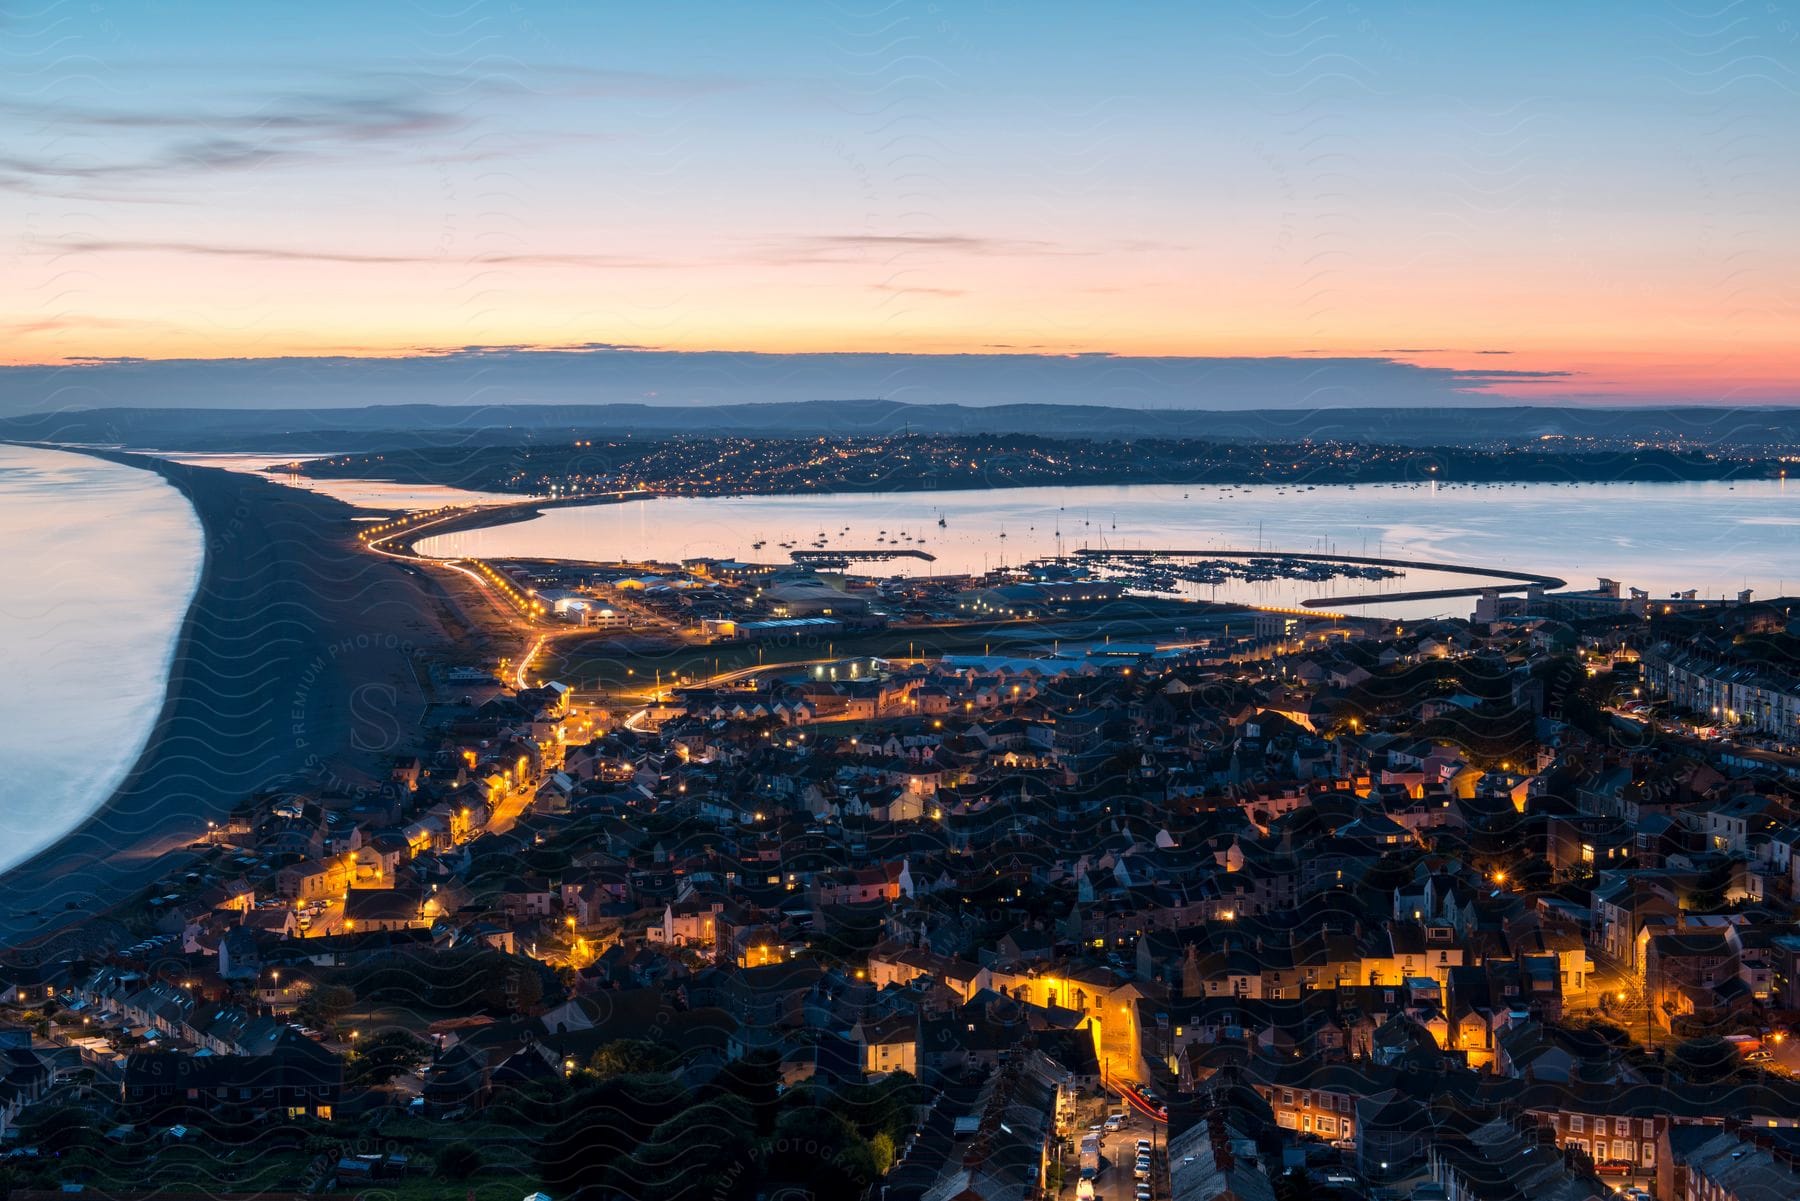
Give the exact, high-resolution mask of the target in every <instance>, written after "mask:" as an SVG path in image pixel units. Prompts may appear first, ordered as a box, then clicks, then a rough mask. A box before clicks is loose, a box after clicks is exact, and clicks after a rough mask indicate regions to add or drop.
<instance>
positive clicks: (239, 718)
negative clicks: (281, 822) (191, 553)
mask: <svg viewBox="0 0 1800 1201" xmlns="http://www.w3.org/2000/svg"><path fill="white" fill-rule="evenodd" d="M55 449H59V450H65V451H67V450H68V449H69V448H67V447H57V448H55ZM76 453H84V454H90V455H93V456H95V457H98V458H102V459H106V460H108V461H111V462H116V463H120V464H123V465H125V466H129V467H135V468H138V469H140V470H146V471H150V472H153V473H155V474H157V475H160V476H162V477H163V478H164V479H165V480H166V481H167V482H168V483H170V484H171V485H172V486H173V487H174V488H175V489H176V490H177V491H179V492H180V493H182V495H183V496H184V497H186V499H187V500H188V503H189V504H190V505H192V507H193V510H194V513H195V516H196V517H197V518H198V520H199V523H200V527H201V530H202V534H203V543H204V545H203V549H202V553H201V566H200V570H199V573H198V579H197V581H196V583H195V586H194V589H193V592H192V593H191V595H190V598H189V602H188V608H187V613H186V615H185V616H184V618H183V619H182V622H181V626H180V632H179V634H178V635H177V637H176V639H175V641H174V644H173V646H172V648H171V651H170V660H169V671H168V673H167V681H166V685H165V688H164V692H163V698H162V704H161V706H160V708H159V709H158V712H157V715H156V718H155V720H154V721H153V722H152V723H151V724H150V726H149V728H148V731H147V732H146V735H145V739H144V743H143V745H142V747H141V748H140V750H139V752H138V754H137V755H136V756H135V758H134V759H133V760H131V762H130V766H129V769H128V770H127V771H126V772H125V773H124V774H123V776H122V777H121V778H120V780H119V782H118V784H117V786H116V787H115V788H114V789H113V790H112V792H111V793H110V794H109V795H108V796H107V798H106V799H105V800H104V801H102V802H101V803H100V804H99V805H98V806H96V807H95V808H94V809H93V811H92V812H90V813H89V814H88V815H87V816H86V817H85V818H83V819H82V820H81V821H80V822H78V823H77V824H76V825H75V826H74V827H73V828H72V829H71V830H69V831H68V832H67V833H65V834H64V835H63V836H62V837H61V838H59V839H57V840H56V841H55V842H53V843H52V844H51V845H49V846H48V847H45V848H43V849H42V850H40V851H38V852H36V853H34V854H33V855H31V856H30V857H29V858H27V859H25V860H24V861H22V862H20V863H18V864H15V865H13V866H12V867H10V868H8V869H7V870H6V871H5V872H4V873H0V948H5V949H8V950H16V949H17V948H19V947H21V946H24V945H27V944H34V943H40V944H41V943H44V942H45V941H46V940H47V939H49V937H50V936H51V935H57V934H61V935H65V936H71V937H80V938H104V937H105V936H106V935H105V925H106V924H102V923H95V922H94V921H93V919H94V918H96V917H98V916H100V915H102V914H104V913H105V912H106V911H107V910H109V909H110V908H112V907H114V906H116V905H117V904H119V903H120V902H122V901H125V900H127V899H129V898H130V897H131V896H132V895H133V894H135V893H137V892H139V891H141V890H142V889H144V888H145V887H147V886H148V885H150V884H151V883H152V882H153V881H155V880H156V879H157V878H158V877H159V876H160V875H162V874H164V873H165V872H166V871H168V870H170V869H171V868H172V867H174V866H176V865H178V864H179V863H181V862H184V861H185V860H186V859H187V858H190V857H191V855H192V852H191V851H190V850H189V848H190V846H191V845H192V844H193V842H194V841H195V840H196V839H201V838H204V837H205V836H206V829H207V826H206V823H207V822H208V821H209V820H211V821H218V820H221V819H223V818H224V817H225V816H226V815H227V814H229V813H230V811H231V810H232V809H233V808H235V807H236V806H238V805H240V804H242V803H243V802H244V801H245V800H246V799H248V798H249V797H250V796H252V795H254V794H255V793H257V792H259V791H264V790H269V789H275V788H280V787H284V786H294V787H298V786H302V785H314V786H320V787H325V788H332V789H337V790H340V791H347V792H354V791H355V790H356V789H358V788H362V787H367V786H369V785H370V784H371V783H373V782H374V781H375V780H376V779H378V776H377V775H375V774H373V773H372V771H371V769H372V768H376V769H377V770H378V764H379V762H380V760H381V759H382V757H383V756H384V755H386V754H390V753H392V752H394V751H397V750H398V749H400V745H399V743H400V739H401V733H402V731H403V730H404V729H405V728H406V726H407V725H409V724H413V723H414V722H416V718H417V715H418V713H419V712H421V711H422V708H423V705H424V703H425V701H426V699H427V695H426V691H427V690H426V685H425V684H424V683H423V681H424V680H425V679H427V678H428V677H429V672H428V671H423V670H419V669H418V667H417V660H418V659H420V658H422V657H427V656H431V655H434V654H436V653H439V652H442V651H444V650H445V649H447V647H446V639H445V635H444V631H443V627H442V625H441V624H440V623H439V622H438V621H437V620H436V616H435V614H436V609H435V602H437V601H438V600H440V599H441V596H440V595H439V594H437V593H434V592H433V591H432V590H431V584H430V581H428V580H426V579H424V578H422V577H421V576H419V575H418V574H416V572H415V573H409V572H407V571H403V570H402V569H401V568H400V567H399V565H397V564H395V563H393V562H392V561H389V560H383V559H380V558H379V557H377V556H373V555H368V554H364V553H361V552H360V550H359V549H358V547H357V545H356V541H355V537H354V534H353V532H352V531H351V528H350V526H351V523H350V522H349V520H348V518H349V516H350V514H351V513H352V511H353V510H351V509H350V508H349V507H348V506H346V505H343V504H341V503H340V502H337V501H334V500H331V499H329V498H326V497H322V496H318V495H316V494H314V493H310V492H306V491H303V490H300V489H293V488H286V487H283V486H282V485H280V484H277V483H274V482H272V481H267V480H261V479H257V478H255V477H252V476H248V475H244V474H241V473H232V472H226V471H221V470H217V469H212V468H199V467H190V466H185V465H182V464H178V463H173V462H170V461H167V460H160V459H152V458H147V457H144V456H139V455H132V454H127V453H122V452H117V451H108V450H99V449H87V448H84V449H82V450H80V451H78V452H76ZM358 699H360V700H361V701H362V702H364V703H362V704H358V703H356V701H357V700H358ZM78 926H79V927H81V928H80V929H71V928H72V927H78Z"/></svg>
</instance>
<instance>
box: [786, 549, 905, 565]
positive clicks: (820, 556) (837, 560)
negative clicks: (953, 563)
mask: <svg viewBox="0 0 1800 1201" xmlns="http://www.w3.org/2000/svg"><path fill="white" fill-rule="evenodd" d="M788 557H789V558H790V559H792V560H793V561H794V562H795V563H797V564H799V565H800V566H801V567H824V568H831V567H840V568H841V567H848V566H850V564H852V563H879V562H880V561H881V560H883V559H922V560H924V561H925V562H927V563H935V562H937V556H936V555H934V554H931V553H930V552H928V551H922V550H912V549H909V548H901V549H896V550H791V551H789V552H788Z"/></svg>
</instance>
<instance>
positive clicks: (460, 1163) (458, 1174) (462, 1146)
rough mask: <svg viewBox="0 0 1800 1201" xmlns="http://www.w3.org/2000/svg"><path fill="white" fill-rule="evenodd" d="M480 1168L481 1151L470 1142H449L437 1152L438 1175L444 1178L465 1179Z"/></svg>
mask: <svg viewBox="0 0 1800 1201" xmlns="http://www.w3.org/2000/svg"><path fill="white" fill-rule="evenodd" d="M480 1169H481V1152H480V1151H478V1150H476V1149H475V1147H474V1145H473V1144H470V1143H451V1144H450V1145H449V1146H448V1147H445V1148H444V1149H443V1150H442V1151H440V1152H438V1157H437V1170H438V1175H439V1176H442V1177H443V1178H444V1179H445V1180H467V1179H468V1178H469V1177H471V1176H473V1175H474V1174H475V1173H476V1172H477V1171H479V1170H480Z"/></svg>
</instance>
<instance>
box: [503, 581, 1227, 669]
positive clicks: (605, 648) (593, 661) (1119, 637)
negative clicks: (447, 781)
mask: <svg viewBox="0 0 1800 1201" xmlns="http://www.w3.org/2000/svg"><path fill="white" fill-rule="evenodd" d="M1204 614H1205V610H1201V609H1195V608H1193V607H1190V606H1186V605H1181V604H1179V603H1177V602H1158V601H1144V602H1139V601H1132V602H1121V603H1120V604H1118V605H1116V606H1108V607H1107V609H1106V611H1102V612H1099V613H1090V614H1084V615H1082V616H1079V617H1075V616H1071V617H1067V618H1058V619H1052V620H1033V621H1009V622H982V623H975V624H969V625H957V626H907V625H896V626H892V627H889V628H887V629H883V630H870V631H866V632H861V633H837V634H830V635H801V636H797V637H794V638H790V639H783V640H775V641H769V642H762V643H756V644H749V643H735V644H729V645H721V646H702V645H671V646H668V647H666V648H651V647H644V646H642V645H638V644H621V643H620V642H618V641H616V640H611V639H603V638H594V639H579V640H577V639H570V640H568V641H565V642H563V643H560V644H557V645H556V646H555V647H554V649H553V650H549V651H546V653H544V654H543V655H542V656H540V658H539V661H538V662H539V666H540V667H541V669H542V673H543V675H544V677H545V678H546V679H556V680H561V681H562V682H563V683H565V684H568V685H569V686H570V687H572V688H574V689H575V690H576V691H577V692H593V691H606V692H618V691H623V692H636V691H638V690H642V689H649V688H651V687H652V686H653V685H654V684H655V682H656V680H657V678H658V673H660V676H661V680H662V683H663V685H664V686H665V687H666V686H668V685H670V684H673V683H677V682H679V681H681V680H682V679H683V678H684V677H685V678H687V679H690V680H694V679H702V678H705V677H708V676H712V675H716V674H719V673H721V672H731V671H740V670H743V669H745V668H751V667H757V666H759V665H760V666H779V665H781V664H784V663H799V662H806V661H809V660H814V659H825V658H839V659H845V658H857V657H874V658H902V657H906V658H935V657H937V656H940V655H955V654H962V655H979V654H995V655H1031V654H1040V653H1047V652H1049V651H1050V650H1051V649H1052V648H1053V647H1055V646H1056V645H1057V644H1058V643H1059V642H1061V643H1081V644H1087V643H1093V642H1099V641H1101V640H1102V639H1104V638H1106V637H1108V636H1110V637H1111V639H1112V640H1113V641H1114V642H1123V643H1137V642H1154V641H1168V640H1169V639H1171V638H1173V637H1174V636H1175V631H1176V629H1177V628H1179V627H1181V626H1183V625H1184V624H1186V623H1189V622H1193V621H1195V620H1198V619H1199V618H1200V617H1202V616H1203V615H1204ZM1247 621H1248V619H1246V622H1247ZM1245 632H1248V631H1247V630H1246V631H1245Z"/></svg>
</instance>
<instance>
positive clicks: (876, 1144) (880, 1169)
mask: <svg viewBox="0 0 1800 1201" xmlns="http://www.w3.org/2000/svg"><path fill="white" fill-rule="evenodd" d="M869 1154H871V1156H875V1174H877V1176H887V1170H889V1169H891V1167H893V1165H895V1140H893V1138H889V1136H887V1133H886V1131H882V1133H880V1134H877V1136H875V1138H871V1140H869ZM1049 1169H1051V1170H1053V1172H1055V1174H1057V1185H1055V1188H1053V1192H1060V1190H1062V1165H1060V1163H1051V1165H1049Z"/></svg>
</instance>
